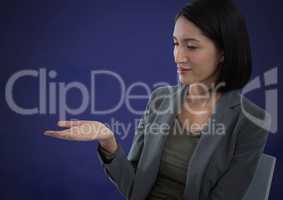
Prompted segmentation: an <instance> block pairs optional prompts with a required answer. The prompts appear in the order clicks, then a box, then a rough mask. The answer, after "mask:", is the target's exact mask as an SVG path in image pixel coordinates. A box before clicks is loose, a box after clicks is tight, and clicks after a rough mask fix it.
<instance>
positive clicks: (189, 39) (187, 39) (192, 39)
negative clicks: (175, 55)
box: [173, 36, 200, 42]
mask: <svg viewBox="0 0 283 200" xmlns="http://www.w3.org/2000/svg"><path fill="white" fill-rule="evenodd" d="M173 39H175V40H177V38H176V37H175V36H173ZM182 40H183V41H185V42H186V41H195V42H200V41H199V40H197V39H195V38H183V39H182Z"/></svg>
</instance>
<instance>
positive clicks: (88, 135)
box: [44, 120, 114, 141]
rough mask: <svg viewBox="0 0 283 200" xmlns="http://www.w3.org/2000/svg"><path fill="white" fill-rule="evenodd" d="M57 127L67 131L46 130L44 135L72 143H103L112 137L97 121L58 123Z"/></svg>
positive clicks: (108, 130) (107, 129) (111, 133)
mask: <svg viewBox="0 0 283 200" xmlns="http://www.w3.org/2000/svg"><path fill="white" fill-rule="evenodd" d="M57 125H58V126H59V127H63V128H68V129H65V130H62V131H54V130H47V131H45V132H44V135H47V136H51V137H55V138H59V139H64V140H74V141H93V140H102V141H105V140H108V139H111V138H112V137H114V134H113V132H112V131H111V130H110V129H109V128H107V127H106V126H105V125H104V124H103V123H101V122H98V121H84V120H80V121H58V123H57Z"/></svg>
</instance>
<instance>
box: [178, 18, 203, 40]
mask: <svg viewBox="0 0 283 200" xmlns="http://www.w3.org/2000/svg"><path fill="white" fill-rule="evenodd" d="M173 36H174V37H176V38H177V39H180V40H181V39H184V38H188V37H189V38H195V39H202V37H203V36H204V35H203V34H202V31H201V30H200V29H199V28H198V27H197V26H196V25H195V24H194V23H192V22H190V21H189V20H188V19H186V18H185V17H183V16H180V17H179V18H178V19H177V21H176V23H175V26H174V32H173Z"/></svg>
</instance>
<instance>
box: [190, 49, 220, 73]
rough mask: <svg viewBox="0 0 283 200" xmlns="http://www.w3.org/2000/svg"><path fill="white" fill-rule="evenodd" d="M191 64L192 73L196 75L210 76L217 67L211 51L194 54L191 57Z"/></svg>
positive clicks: (214, 56)
mask: <svg viewBox="0 0 283 200" xmlns="http://www.w3.org/2000/svg"><path fill="white" fill-rule="evenodd" d="M191 62H192V64H193V66H194V69H195V70H194V71H195V72H196V73H197V74H203V75H204V74H205V75H207V74H210V73H212V72H213V71H214V70H215V69H216V67H217V62H216V55H215V53H214V52H211V51H205V50H203V51H199V52H196V53H194V54H193V55H192V56H191Z"/></svg>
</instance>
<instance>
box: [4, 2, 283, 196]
mask: <svg viewBox="0 0 283 200" xmlns="http://www.w3.org/2000/svg"><path fill="white" fill-rule="evenodd" d="M186 2H187V1H184V0H175V1H165V0H163V1H161V0H155V1H133V0H132V1H129V0H125V1H114V0H105V1H66V0H63V1H42V0H37V1H35V0H27V1H19V0H18V1H9V2H2V3H1V12H0V13H1V19H0V21H1V47H0V48H1V49H0V55H1V61H0V62H1V73H0V76H1V80H0V81H1V82H0V83H1V91H2V92H1V132H0V199H1V200H14V199H17V200H18V199H47V200H49V199H54V200H57V199H58V200H59V199H60V200H63V199H64V200H65V199H66V200H67V199H68V200H81V199H84V200H87V199H102V198H103V199H109V200H112V199H122V197H121V195H120V194H119V193H118V192H117V190H116V189H115V188H114V186H113V185H112V184H111V182H109V181H108V180H107V179H106V177H105V175H104V172H103V170H102V168H101V166H100V164H99V162H98V159H97V157H96V143H95V142H93V143H92V142H89V143H77V142H66V141H61V140H56V139H53V138H48V137H46V136H43V135H42V133H43V132H44V130H46V129H55V128H56V125H55V124H56V121H57V120H58V115H54V114H50V115H31V116H22V115H19V114H16V113H15V112H13V111H12V110H11V109H10V108H9V107H8V105H7V103H6V101H5V98H4V87H5V84H6V82H7V80H8V78H9V77H10V76H11V75H12V74H13V73H15V72H17V71H19V70H23V69H35V70H38V69H39V68H42V67H44V68H47V69H48V70H52V69H53V70H56V71H57V72H58V76H57V78H56V79H54V80H52V81H54V82H63V81H64V82H67V83H68V82H71V81H79V82H82V83H84V84H85V85H87V86H90V71H91V70H98V69H107V70H113V71H115V72H117V73H118V74H120V75H121V76H122V77H123V78H124V80H125V82H126V85H127V86H129V85H130V84H131V83H133V82H135V81H137V80H139V81H142V82H145V83H147V84H149V85H153V84H154V83H156V82H160V81H166V82H168V83H171V84H176V70H175V65H174V62H173V52H172V38H171V35H172V31H173V26H174V20H173V19H174V16H175V14H176V12H177V11H178V10H179V9H180V8H181V7H182V6H184V4H185V3H186ZM235 2H236V4H237V5H238V6H239V8H240V9H241V11H242V13H243V15H244V16H245V17H246V20H247V24H248V29H249V33H250V36H251V44H252V50H253V76H254V77H255V76H257V75H261V74H262V73H263V72H264V71H266V70H268V69H271V68H272V67H274V66H279V72H280V67H281V64H282V54H281V52H282V41H283V39H282V31H281V30H282V23H281V21H282V16H283V14H282V12H281V8H282V6H281V4H280V3H281V2H280V0H272V1H263V0H249V1H244V0H237V1H235ZM280 78H281V77H280V75H279V79H280ZM97 87H98V88H97V91H96V93H97V94H98V96H97V99H96V100H97V102H96V103H97V106H99V107H100V108H107V107H110V106H112V105H113V102H116V100H115V99H118V98H119V95H120V94H119V92H118V91H119V90H118V89H119V88H118V87H116V85H115V82H113V80H110V79H103V78H101V79H99V85H98V86H97ZM278 87H279V84H278ZM88 89H89V90H90V88H88ZM14 95H15V98H16V101H17V102H18V103H19V104H20V105H22V106H25V107H32V106H34V105H37V103H38V84H37V82H36V81H35V79H32V78H27V79H26V80H24V79H23V80H21V82H19V84H18V85H17V86H16V88H15V93H14ZM263 97H264V96H263V93H262V91H261V90H259V91H256V92H254V93H253V94H251V95H250V98H251V99H252V100H253V101H254V102H256V103H257V104H258V105H260V106H261V107H263V106H264V101H263ZM280 98H281V97H280ZM80 101H81V97H80V95H79V93H76V92H75V91H74V92H73V93H71V94H70V98H69V99H68V104H69V105H72V106H73V107H76V106H78V105H79V104H80ZM145 103H146V100H143V101H137V102H135V108H137V109H138V108H139V109H144V106H145ZM279 114H280V112H279ZM111 117H114V118H115V119H116V120H119V121H121V122H125V123H127V122H132V121H133V119H134V118H137V117H139V116H137V115H133V114H131V113H129V112H128V110H127V109H126V107H125V106H123V107H122V108H121V109H120V110H118V111H117V112H115V113H114V114H112V115H104V116H101V115H95V114H91V113H90V109H87V110H86V111H85V112H84V113H83V114H81V115H79V116H72V115H68V118H79V119H90V120H101V121H104V122H108V121H109V119H110V118H111ZM279 117H280V116H279ZM280 120H281V117H280V118H279V122H280ZM131 133H132V134H131V135H130V136H129V137H127V138H126V139H125V140H120V142H121V143H122V144H123V146H124V147H125V150H126V151H128V149H129V147H130V144H131V141H132V136H133V133H134V130H132V132H131ZM282 139H283V136H282V124H280V126H279V131H278V133H277V134H271V135H270V137H269V141H268V144H267V146H266V149H265V152H267V153H268V154H271V155H274V156H276V157H277V158H278V159H279V161H278V162H277V165H276V170H275V175H274V179H273V183H272V189H271V195H270V196H271V197H270V199H272V200H279V199H281V198H280V193H281V191H280V189H281V188H282V186H281V184H282V178H283V177H282V175H283V167H282V164H281V163H280V161H281V158H282V156H283V152H282V150H283V147H282V144H281V141H282Z"/></svg>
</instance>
